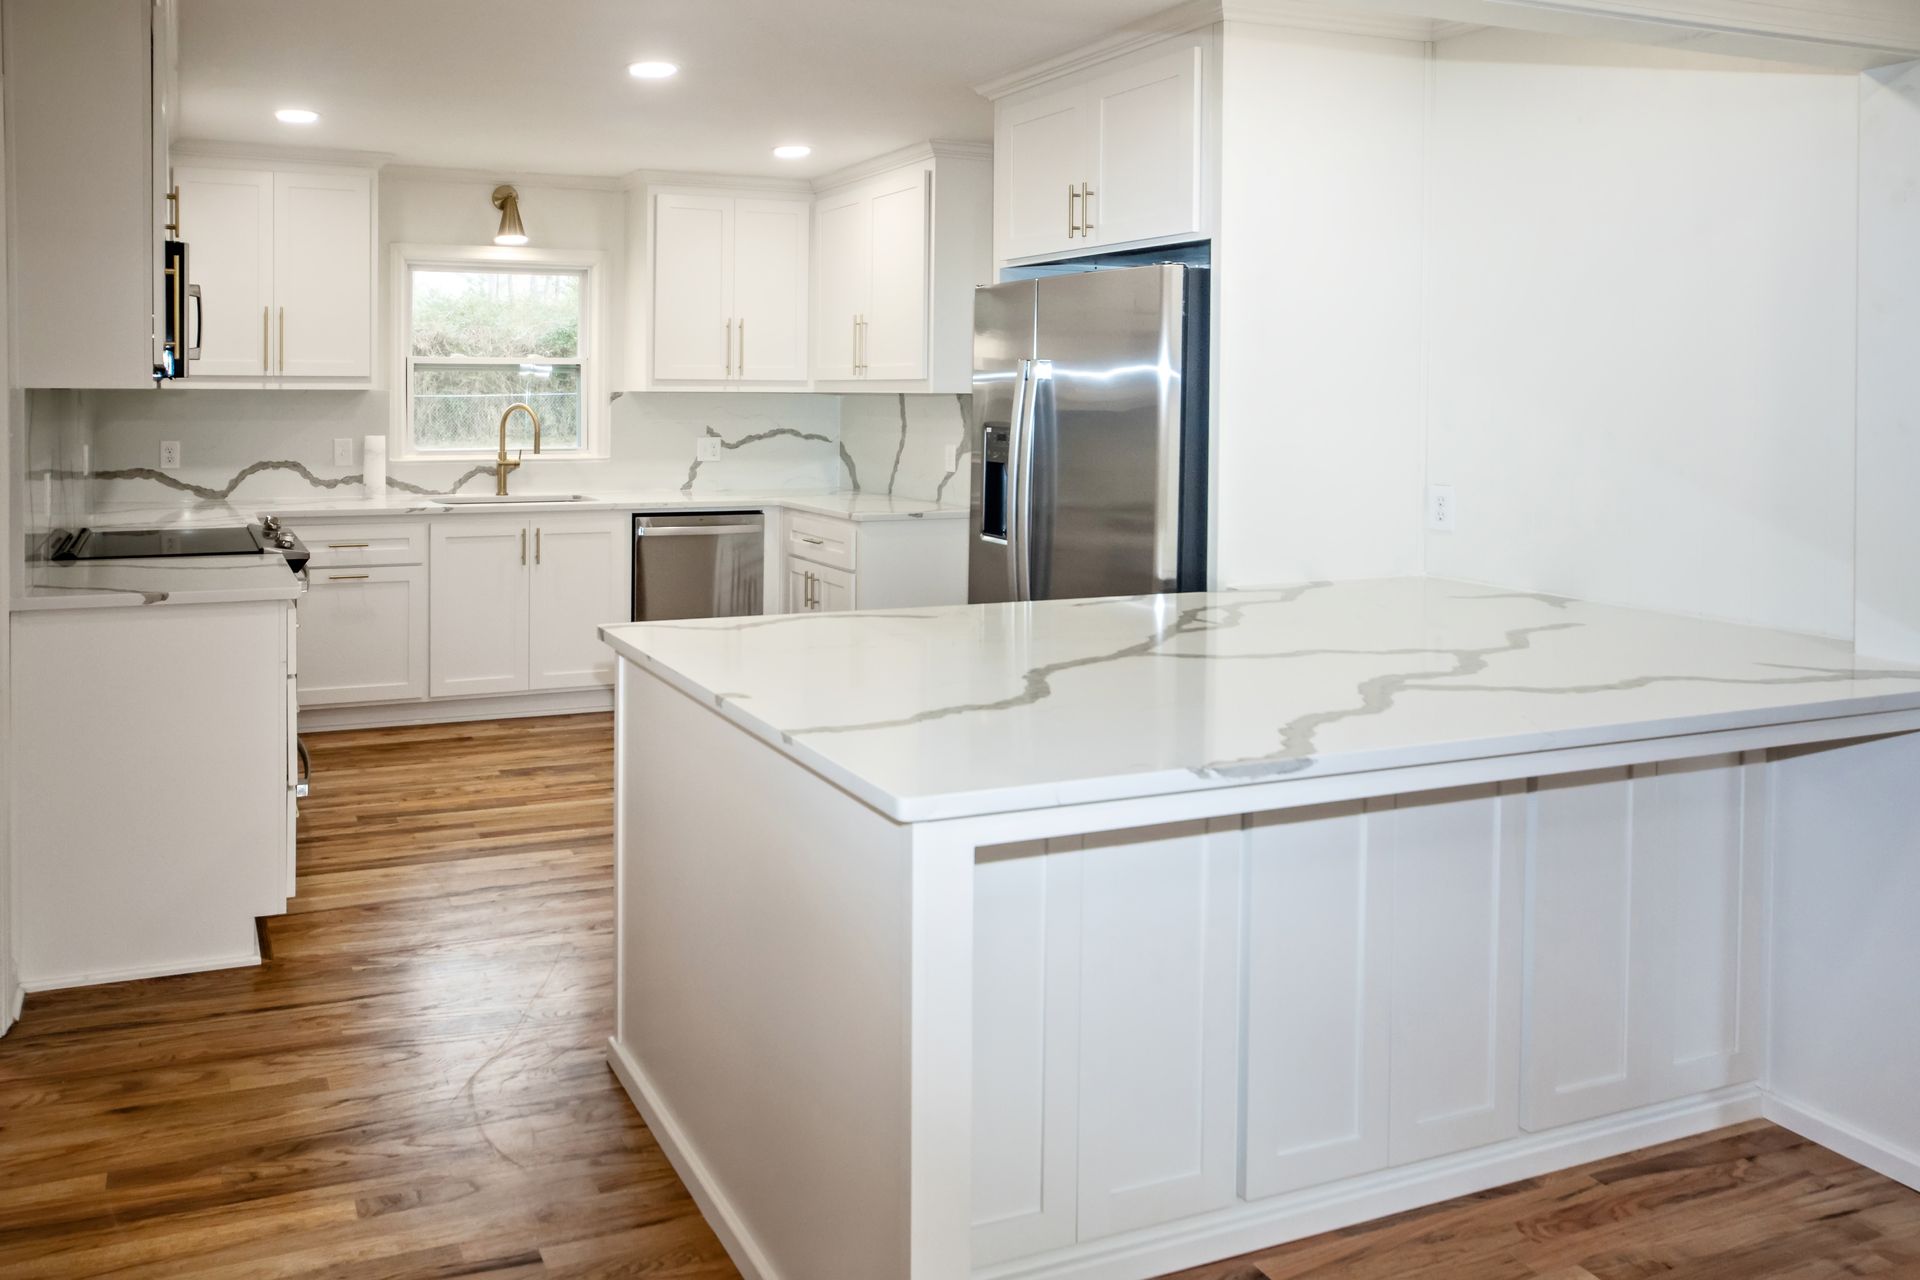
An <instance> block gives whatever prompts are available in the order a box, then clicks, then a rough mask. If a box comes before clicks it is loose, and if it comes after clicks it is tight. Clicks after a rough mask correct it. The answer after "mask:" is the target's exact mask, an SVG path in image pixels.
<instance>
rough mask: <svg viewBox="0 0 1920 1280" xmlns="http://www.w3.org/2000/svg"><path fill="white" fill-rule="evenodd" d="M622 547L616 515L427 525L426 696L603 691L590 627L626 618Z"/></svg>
mask: <svg viewBox="0 0 1920 1280" xmlns="http://www.w3.org/2000/svg"><path fill="white" fill-rule="evenodd" d="M630 538H631V521H630V518H629V517H627V516H625V515H622V514H619V513H607V514H600V513H592V514H581V515H540V516H537V517H530V518H525V519H504V518H500V517H495V516H453V517H448V518H446V519H442V520H436V521H434V522H433V532H432V545H433V554H432V562H431V569H432V573H431V581H432V587H431V592H430V594H431V597H432V602H433V604H432V641H431V658H430V660H429V664H428V665H429V669H430V672H431V680H430V681H429V685H430V689H431V693H432V696H434V697H436V698H445V697H460V696H472V695H477V694H499V693H518V692H520V691H522V690H526V689H574V688H584V687H589V686H594V685H606V684H611V683H612V681H613V670H612V667H613V664H612V662H611V660H610V658H608V657H603V656H602V652H601V651H602V650H604V649H605V646H604V645H602V644H601V643H600V639H599V632H598V628H599V627H601V626H602V625H604V624H606V623H609V622H622V621H625V620H626V618H627V616H628V613H629V610H628V608H627V599H626V593H627V589H628V576H627V575H628V566H629V565H630V563H631V550H630V548H629V545H628V544H629V540H630Z"/></svg>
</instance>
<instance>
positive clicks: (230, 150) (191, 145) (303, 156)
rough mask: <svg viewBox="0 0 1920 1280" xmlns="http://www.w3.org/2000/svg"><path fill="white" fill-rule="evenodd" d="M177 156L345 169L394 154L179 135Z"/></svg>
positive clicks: (379, 163) (380, 163)
mask: <svg viewBox="0 0 1920 1280" xmlns="http://www.w3.org/2000/svg"><path fill="white" fill-rule="evenodd" d="M170 151H171V154H172V155H173V156H174V158H175V159H178V160H187V161H193V160H220V161H250V162H252V163H254V164H309V165H327V166H331V167H335V168H344V169H381V168H384V167H386V164H387V162H388V161H390V160H392V159H393V157H392V156H391V155H389V154H387V153H386V152H384V151H339V150H332V149H329V148H326V147H276V146H272V145H270V144H267V143H260V142H221V141H219V140H217V139H213V138H180V139H177V140H176V141H175V142H174V143H173V145H172V147H171V148H170Z"/></svg>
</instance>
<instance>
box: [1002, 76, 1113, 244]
mask: <svg viewBox="0 0 1920 1280" xmlns="http://www.w3.org/2000/svg"><path fill="white" fill-rule="evenodd" d="M1093 126H1094V116H1093V112H1092V111H1091V109H1090V108H1089V106H1088V104H1087V99H1086V96H1085V90H1084V89H1070V90H1065V91H1062V92H1060V93H1054V94H1048V95H1046V96H1044V97H1040V98H1035V99H1031V100H1028V101H1023V102H1019V103H1014V104H1010V105H1003V106H1002V107H1001V108H1000V112H999V120H998V126H997V128H996V129H995V141H994V186H995V196H994V205H995V207H996V208H997V209H998V211H999V228H998V231H999V234H998V237H997V239H998V249H997V253H998V256H999V257H1001V258H1032V257H1039V256H1041V255H1044V254H1057V253H1065V252H1069V251H1071V250H1073V249H1075V248H1080V247H1084V246H1086V245H1087V243H1088V242H1087V241H1085V240H1082V239H1080V238H1079V232H1078V228H1079V218H1080V212H1079V210H1080V205H1079V199H1080V196H1079V193H1080V186H1081V184H1082V183H1091V182H1092V181H1093V176H1094V174H1093V166H1094V139H1093Z"/></svg>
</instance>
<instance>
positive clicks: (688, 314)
mask: <svg viewBox="0 0 1920 1280" xmlns="http://www.w3.org/2000/svg"><path fill="white" fill-rule="evenodd" d="M733 206H734V202H733V201H732V200H730V199H727V198H725V197H722V196H683V195H662V196H659V197H657V198H656V199H655V202H654V230H653V376H654V377H655V378H656V379H665V380H668V381H691V382H724V381H726V380H727V379H728V378H730V377H732V376H733V321H734V312H733V217H734V209H733Z"/></svg>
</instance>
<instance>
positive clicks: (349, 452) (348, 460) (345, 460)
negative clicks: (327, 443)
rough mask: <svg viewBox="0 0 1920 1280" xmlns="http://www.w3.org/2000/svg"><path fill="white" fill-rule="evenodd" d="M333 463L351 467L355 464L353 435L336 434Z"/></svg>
mask: <svg viewBox="0 0 1920 1280" xmlns="http://www.w3.org/2000/svg"><path fill="white" fill-rule="evenodd" d="M333 465H334V466H336V467H350V466H352V465H353V437H352V436H336V437H334V441H333Z"/></svg>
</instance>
